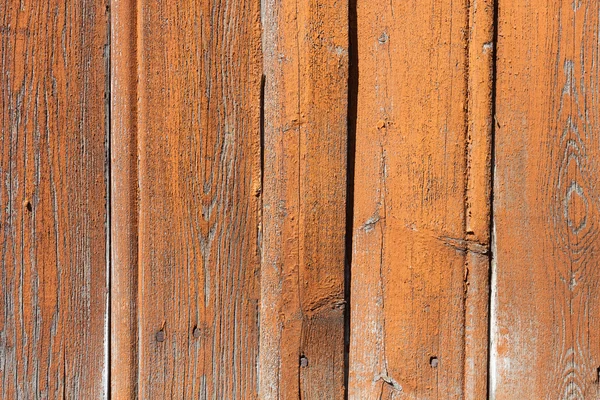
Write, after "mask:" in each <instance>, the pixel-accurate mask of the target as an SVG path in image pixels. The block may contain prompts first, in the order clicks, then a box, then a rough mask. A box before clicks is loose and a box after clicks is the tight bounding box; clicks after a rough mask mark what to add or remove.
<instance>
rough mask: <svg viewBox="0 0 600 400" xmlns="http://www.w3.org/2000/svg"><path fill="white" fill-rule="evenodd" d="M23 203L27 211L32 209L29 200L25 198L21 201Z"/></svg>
mask: <svg viewBox="0 0 600 400" xmlns="http://www.w3.org/2000/svg"><path fill="white" fill-rule="evenodd" d="M23 205H24V206H25V208H26V209H27V211H29V212H31V210H32V209H33V207H32V206H31V202H30V201H29V200H27V199H25V201H24V202H23Z"/></svg>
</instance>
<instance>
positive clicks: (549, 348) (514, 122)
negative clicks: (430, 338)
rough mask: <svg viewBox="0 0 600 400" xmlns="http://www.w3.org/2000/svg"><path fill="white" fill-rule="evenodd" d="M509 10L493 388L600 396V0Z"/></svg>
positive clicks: (500, 122) (497, 205)
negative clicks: (599, 174) (599, 34)
mask: <svg viewBox="0 0 600 400" xmlns="http://www.w3.org/2000/svg"><path fill="white" fill-rule="evenodd" d="M498 12H499V14H498V19H499V26H498V29H499V30H498V37H499V38H498V61H497V93H498V95H497V104H496V107H497V133H496V146H495V147H496V151H495V160H496V162H495V171H496V172H495V177H494V210H495V212H494V215H495V218H494V225H495V240H494V245H495V251H494V253H495V257H494V296H493V303H492V304H493V313H492V314H493V318H492V352H491V393H490V394H491V397H492V398H495V399H514V398H515V396H518V397H519V398H524V399H539V398H559V399H575V398H577V399H582V398H586V399H592V398H599V396H600V392H599V387H600V386H599V385H598V371H599V369H598V368H599V366H600V331H599V330H598V323H599V321H600V302H599V300H598V298H599V296H598V295H599V289H598V288H599V283H600V272H599V270H598V268H597V266H598V262H599V260H600V241H599V239H598V230H599V228H600V226H599V221H600V219H599V206H600V186H599V181H598V173H599V172H600V162H599V157H598V156H599V155H600V145H599V143H600V142H599V132H600V129H599V128H600V115H599V109H600V108H599V86H598V80H599V78H600V74H599V71H598V65H599V61H600V59H599V53H598V49H599V42H598V41H599V38H598V31H599V29H600V19H599V14H600V4H599V3H598V2H596V1H588V0H577V1H557V2H545V1H539V0H535V1H530V2H527V3H516V2H511V1H505V0H500V1H499V10H498Z"/></svg>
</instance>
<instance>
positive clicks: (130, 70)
mask: <svg viewBox="0 0 600 400" xmlns="http://www.w3.org/2000/svg"><path fill="white" fill-rule="evenodd" d="M110 16H111V21H110V24H111V40H110V50H111V52H110V55H111V58H110V59H111V69H110V73H111V75H110V77H111V113H110V120H111V121H110V124H111V151H110V155H111V164H110V173H111V198H110V203H111V204H110V216H111V226H110V235H111V256H110V257H111V258H110V260H111V263H110V271H111V282H110V283H111V285H110V286H111V294H110V300H111V301H110V310H111V324H110V328H111V329H110V353H111V362H110V371H111V381H110V387H111V391H110V393H111V398H113V399H133V398H135V397H136V394H137V380H138V323H137V321H138V301H137V293H138V262H137V260H138V230H137V229H138V223H137V221H138V213H139V210H138V207H137V206H138V199H137V197H138V176H137V171H138V170H137V163H138V156H137V113H136V111H137V102H138V99H137V75H138V68H137V52H136V48H137V9H136V1H135V0H112V1H111V4H110Z"/></svg>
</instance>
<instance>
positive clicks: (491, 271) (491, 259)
mask: <svg viewBox="0 0 600 400" xmlns="http://www.w3.org/2000/svg"><path fill="white" fill-rule="evenodd" d="M498 2H499V0H494V11H493V20H492V21H493V23H492V29H493V32H492V37H493V43H492V46H493V47H492V51H493V54H492V78H491V79H492V87H491V100H492V104H491V114H492V127H491V131H490V135H491V138H490V142H491V143H490V168H491V172H490V194H489V199H488V201H489V204H490V221H489V224H488V225H489V229H490V231H489V238H490V255H489V268H488V274H489V276H488V282H489V290H488V293H489V294H488V302H489V303H488V309H489V312H488V355H487V356H488V357H487V358H488V360H487V375H488V382H487V398H488V399H491V398H492V397H491V396H493V393H492V392H491V389H492V379H493V376H492V373H493V372H494V371H493V369H492V339H493V338H492V323H493V322H494V307H493V306H494V303H493V298H494V294H495V290H494V289H495V285H494V281H495V275H496V271H495V258H496V235H495V229H494V181H495V175H496V124H497V122H496V85H497V65H498V21H499V19H498Z"/></svg>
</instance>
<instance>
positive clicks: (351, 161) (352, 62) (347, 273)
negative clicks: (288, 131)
mask: <svg viewBox="0 0 600 400" xmlns="http://www.w3.org/2000/svg"><path fill="white" fill-rule="evenodd" d="M348 59H349V67H348V110H347V113H348V116H347V124H348V127H347V129H348V138H347V151H348V153H347V160H346V162H347V168H346V254H345V267H344V300H345V303H346V304H345V305H346V306H345V308H344V388H345V389H344V390H345V394H344V398H345V399H348V389H349V388H348V380H349V373H350V328H351V308H352V302H351V300H352V298H351V287H352V285H351V283H352V233H353V230H354V170H355V164H356V122H357V112H358V30H357V0H349V1H348Z"/></svg>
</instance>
